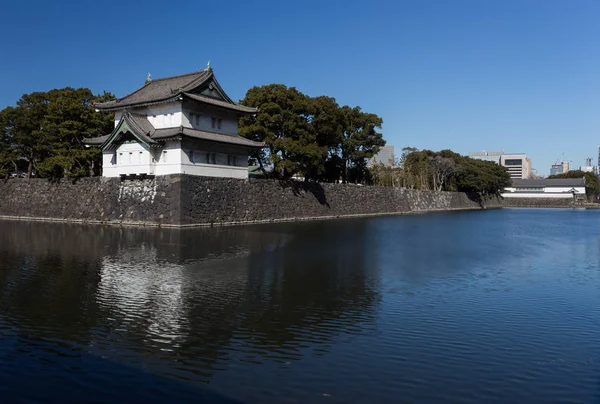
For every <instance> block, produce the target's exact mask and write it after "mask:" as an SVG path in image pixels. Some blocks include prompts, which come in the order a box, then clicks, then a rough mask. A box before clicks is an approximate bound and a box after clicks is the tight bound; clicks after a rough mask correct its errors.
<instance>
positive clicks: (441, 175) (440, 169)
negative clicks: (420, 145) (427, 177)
mask: <svg viewBox="0 0 600 404" xmlns="http://www.w3.org/2000/svg"><path fill="white" fill-rule="evenodd" d="M429 167H430V168H431V177H432V180H433V189H434V190H435V191H441V190H442V189H443V188H444V184H446V182H447V181H448V179H449V178H450V176H452V175H453V174H454V173H455V172H456V170H457V169H458V166H457V164H456V162H455V161H454V160H453V159H451V158H447V157H441V156H435V157H429Z"/></svg>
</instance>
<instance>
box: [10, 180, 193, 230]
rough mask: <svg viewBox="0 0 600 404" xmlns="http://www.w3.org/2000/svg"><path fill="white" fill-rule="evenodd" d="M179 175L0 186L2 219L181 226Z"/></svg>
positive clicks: (21, 182) (23, 181)
mask: <svg viewBox="0 0 600 404" xmlns="http://www.w3.org/2000/svg"><path fill="white" fill-rule="evenodd" d="M180 180H181V179H180V178H178V177H171V176H166V177H157V178H156V179H145V180H126V181H121V179H120V178H101V177H94V178H82V179H79V180H77V181H75V182H74V181H71V180H64V179H63V180H61V181H58V182H50V181H48V180H44V179H30V180H28V179H11V180H9V181H2V182H0V216H11V217H19V218H35V219H44V220H65V221H100V222H126V223H138V222H139V223H146V222H148V223H152V224H178V223H179V221H180V218H181V210H180V204H179V202H178V200H179V195H180V193H181V188H180V182H181V181H180Z"/></svg>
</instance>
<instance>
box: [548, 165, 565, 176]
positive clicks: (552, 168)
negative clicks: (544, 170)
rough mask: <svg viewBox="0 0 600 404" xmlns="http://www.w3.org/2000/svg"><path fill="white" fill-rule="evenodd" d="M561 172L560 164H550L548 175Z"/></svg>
mask: <svg viewBox="0 0 600 404" xmlns="http://www.w3.org/2000/svg"><path fill="white" fill-rule="evenodd" d="M562 173H563V166H562V164H552V165H551V166H550V175H557V174H562Z"/></svg>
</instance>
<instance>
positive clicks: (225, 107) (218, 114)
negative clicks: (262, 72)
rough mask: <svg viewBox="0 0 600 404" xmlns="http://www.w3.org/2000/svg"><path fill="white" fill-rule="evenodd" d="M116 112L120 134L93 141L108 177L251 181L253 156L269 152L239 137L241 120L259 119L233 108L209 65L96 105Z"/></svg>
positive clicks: (251, 110)
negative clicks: (250, 156)
mask: <svg viewBox="0 0 600 404" xmlns="http://www.w3.org/2000/svg"><path fill="white" fill-rule="evenodd" d="M95 107H96V108H97V109H98V110H101V111H107V112H114V114H115V129H114V130H113V131H112V133H110V134H109V135H106V136H101V137H97V138H92V139H88V141H87V143H88V144H89V145H93V146H97V147H100V148H101V149H102V167H103V169H102V175H103V176H104V177H125V176H146V175H150V176H154V175H168V174H191V175H203V176H209V177H230V178H248V153H249V151H251V150H253V149H256V148H261V147H264V144H263V143H259V142H254V141H251V140H249V139H246V138H243V137H240V136H238V119H239V117H240V116H242V115H246V114H255V113H256V112H257V110H256V108H250V107H246V106H243V105H239V104H237V103H235V102H233V101H232V100H231V99H230V98H229V97H228V96H227V94H225V92H224V91H223V89H222V88H221V86H220V85H219V83H218V82H217V80H216V78H215V76H214V73H213V70H212V69H211V68H210V65H209V66H208V67H207V68H206V69H205V70H201V71H198V72H194V73H188V74H183V75H180V76H174V77H166V78H162V79H156V80H152V79H150V76H149V75H148V79H146V83H145V84H144V86H143V87H141V88H139V89H137V90H136V91H134V92H132V93H131V94H129V95H126V96H125V97H123V98H119V99H117V100H114V101H109V102H104V103H99V104H96V105H95Z"/></svg>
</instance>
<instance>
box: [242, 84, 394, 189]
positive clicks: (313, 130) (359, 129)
mask: <svg viewBox="0 0 600 404" xmlns="http://www.w3.org/2000/svg"><path fill="white" fill-rule="evenodd" d="M241 103H242V104H243V105H247V106H250V107H257V108H258V110H259V111H258V113H257V114H256V115H254V116H250V117H244V118H241V119H240V125H239V134H240V135H241V136H244V137H246V138H248V139H252V140H255V141H260V142H265V145H266V147H265V149H263V150H260V151H258V152H255V153H254V154H253V155H252V158H253V160H254V161H255V162H256V163H257V164H259V165H260V166H261V167H262V168H263V170H265V171H266V168H267V167H272V170H271V171H270V173H271V175H273V176H274V177H277V178H289V177H291V176H293V175H302V176H304V178H305V179H311V180H321V181H336V180H338V179H340V178H341V179H342V181H343V182H365V181H366V180H367V176H368V174H369V171H368V170H367V160H368V159H370V158H372V157H373V156H374V155H375V154H376V153H377V152H378V151H379V148H380V147H381V146H384V145H385V140H383V136H382V134H381V132H379V130H380V129H381V126H382V124H383V120H382V119H381V118H380V117H379V116H377V115H375V114H371V113H366V112H363V111H362V110H361V108H360V107H354V108H351V107H349V106H343V107H340V106H339V105H338V103H337V102H336V100H335V99H334V98H332V97H326V96H319V97H309V96H307V95H305V94H303V93H301V92H300V91H298V90H297V89H296V88H294V87H286V86H285V85H283V84H270V85H266V86H261V87H253V88H251V89H250V90H248V92H247V93H246V97H245V98H244V99H243V100H242V101H241Z"/></svg>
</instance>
